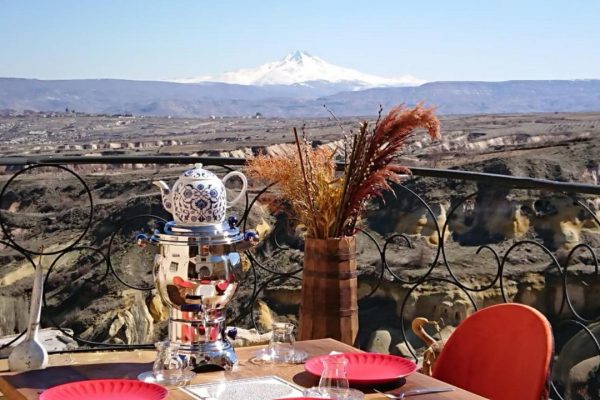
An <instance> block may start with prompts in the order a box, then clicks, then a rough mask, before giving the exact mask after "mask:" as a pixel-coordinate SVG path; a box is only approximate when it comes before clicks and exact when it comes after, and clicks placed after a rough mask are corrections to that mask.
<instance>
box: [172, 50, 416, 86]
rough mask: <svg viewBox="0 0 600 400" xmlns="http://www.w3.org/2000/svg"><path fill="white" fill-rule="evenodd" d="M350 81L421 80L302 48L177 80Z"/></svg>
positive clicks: (257, 82) (248, 82)
mask: <svg viewBox="0 0 600 400" xmlns="http://www.w3.org/2000/svg"><path fill="white" fill-rule="evenodd" d="M315 81H319V82H327V83H344V84H348V83H351V86H353V87H355V88H356V89H366V88H374V87H390V86H418V85H421V84H423V83H425V81H424V80H421V79H418V78H415V77H414V76H411V75H405V76H402V77H400V78H397V79H391V78H382V77H379V76H375V75H370V74H364V73H362V72H359V71H356V70H353V69H350V68H344V67H339V66H337V65H333V64H330V63H328V62H327V61H325V60H323V59H321V58H319V57H316V56H313V55H310V54H308V53H307V52H305V51H295V52H293V53H290V54H288V55H287V56H285V58H283V59H282V60H280V61H275V62H270V63H267V64H263V65H261V66H259V67H257V68H249V69H240V70H237V71H231V72H225V73H223V74H221V75H217V76H204V77H197V78H187V79H178V80H176V82H179V83H201V82H222V83H230V84H238V85H258V86H265V85H294V84H302V85H310V82H315Z"/></svg>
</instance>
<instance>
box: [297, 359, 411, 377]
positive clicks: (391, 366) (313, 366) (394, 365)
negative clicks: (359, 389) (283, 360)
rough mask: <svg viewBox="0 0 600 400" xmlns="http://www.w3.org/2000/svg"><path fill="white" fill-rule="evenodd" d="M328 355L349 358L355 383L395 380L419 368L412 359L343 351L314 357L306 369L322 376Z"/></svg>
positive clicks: (349, 371)
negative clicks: (323, 362)
mask: <svg viewBox="0 0 600 400" xmlns="http://www.w3.org/2000/svg"><path fill="white" fill-rule="evenodd" d="M326 357H345V358H346V359H347V360H348V371H347V372H348V381H349V382H350V383H351V384H355V385H377V384H381V383H388V382H393V381H396V380H398V379H400V378H403V377H405V376H408V375H410V374H412V373H413V372H415V371H416V370H417V364H415V363H414V362H412V361H411V360H407V359H406V358H402V357H397V356H390V355H387V354H377V353H343V354H334V355H324V356H318V357H313V358H311V359H310V360H308V361H306V363H305V364H304V369H306V371H308V372H309V373H311V374H313V375H315V376H321V372H323V364H322V362H321V360H322V359H324V358H326Z"/></svg>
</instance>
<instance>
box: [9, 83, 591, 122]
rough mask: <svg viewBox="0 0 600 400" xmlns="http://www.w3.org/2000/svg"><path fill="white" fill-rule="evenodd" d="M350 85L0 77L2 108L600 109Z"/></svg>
mask: <svg viewBox="0 0 600 400" xmlns="http://www.w3.org/2000/svg"><path fill="white" fill-rule="evenodd" d="M350 89H351V83H350V82H348V83H347V84H345V83H344V82H336V83H331V82H325V81H314V82H304V83H302V84H292V85H266V86H258V85H236V84H227V83H218V82H203V83H194V84H190V83H187V84H183V83H173V82H156V81H129V80H118V79H93V80H36V79H17V78H0V109H13V110H17V111H22V110H37V111H62V110H64V109H65V108H67V107H68V108H69V109H75V110H77V111H81V112H87V113H110V114H114V113H132V114H136V115H153V116H166V115H171V116H186V117H207V116H210V115H218V116H244V115H254V114H256V113H261V114H262V115H263V116H265V117H292V116H294V117H303V116H326V115H327V113H326V112H325V111H324V110H323V104H326V105H327V106H328V107H329V108H331V109H332V110H333V111H334V112H335V113H336V114H337V115H339V116H351V115H374V114H375V113H376V112H377V109H378V107H379V104H382V105H383V106H384V107H385V108H389V107H390V106H392V105H394V104H398V103H402V102H403V103H406V104H415V103H417V102H419V101H425V102H426V104H429V105H435V106H437V107H438V112H439V113H440V114H479V113H519V112H553V111H565V112H567V111H570V112H575V111H600V80H574V81H506V82H431V83H426V84H423V85H420V86H412V87H385V88H375V89H365V90H350Z"/></svg>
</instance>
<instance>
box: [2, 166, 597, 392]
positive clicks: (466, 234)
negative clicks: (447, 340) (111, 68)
mask: <svg viewBox="0 0 600 400" xmlns="http://www.w3.org/2000/svg"><path fill="white" fill-rule="evenodd" d="M196 162H201V163H203V164H205V165H210V166H218V167H222V168H227V169H231V168H233V167H239V166H241V165H243V164H244V162H245V160H243V159H232V158H206V157H181V156H139V157H138V156H106V157H21V158H4V159H2V158H0V165H5V166H10V167H11V168H12V172H10V173H9V174H7V175H5V177H7V179H6V181H5V183H4V184H3V185H2V189H1V191H0V206H1V208H2V210H1V212H0V228H1V231H2V237H1V238H0V245H2V246H4V248H5V250H3V251H4V253H11V252H12V253H13V254H12V255H5V256H4V259H5V261H6V262H5V264H6V265H12V264H11V263H9V262H8V261H10V260H13V261H14V260H17V261H19V262H26V263H29V264H30V265H31V266H32V267H33V268H35V267H36V265H37V263H39V262H40V261H39V260H41V258H40V259H38V257H39V256H46V257H48V256H53V257H54V258H53V259H52V261H47V264H49V265H48V271H47V273H46V279H45V284H46V285H45V297H44V310H43V316H44V319H45V321H46V322H47V323H49V324H51V325H54V326H56V327H57V328H58V329H60V330H62V331H63V333H64V334H66V335H68V336H72V337H73V339H75V340H76V341H78V342H79V344H80V345H83V349H80V350H78V351H86V349H89V348H91V349H94V348H98V347H102V348H104V349H122V348H134V347H149V346H150V344H148V343H114V342H113V343H105V342H100V341H95V340H88V339H84V338H82V337H81V332H82V331H84V330H85V328H86V325H85V321H84V322H80V323H78V322H77V321H72V320H69V316H68V314H69V312H71V311H72V310H68V309H67V308H68V307H66V306H67V305H65V304H62V303H61V301H63V300H61V298H62V297H64V298H66V299H67V300H68V301H71V302H72V301H74V298H73V296H72V295H71V297H69V293H67V292H68V291H74V290H75V291H80V292H81V293H82V294H81V296H83V297H86V298H89V297H90V296H92V295H93V294H94V293H90V292H93V290H92V289H93V288H94V287H96V288H97V287H99V286H102V285H108V283H107V280H109V279H113V283H112V284H111V285H113V286H111V287H112V289H113V290H118V289H115V287H116V286H114V283H115V282H116V284H117V285H121V286H120V287H122V288H124V289H125V288H126V289H132V290H135V291H140V292H150V291H151V290H152V289H153V285H152V282H151V281H148V280H146V281H143V282H142V283H139V282H137V281H133V280H132V279H137V278H139V276H133V277H132V276H131V275H132V273H131V271H127V270H126V268H125V269H123V268H120V267H119V265H118V264H122V262H116V261H115V251H122V250H123V249H125V248H126V247H127V246H134V241H133V238H134V236H135V235H136V234H137V233H139V231H140V230H143V229H152V224H151V223H150V224H149V223H148V222H149V221H152V222H154V223H156V222H158V223H161V222H165V221H166V219H167V218H168V215H167V214H165V212H164V211H162V208H161V206H160V201H159V197H158V196H159V193H158V192H156V197H151V200H149V202H148V203H147V204H144V205H137V204H133V205H132V206H131V208H133V211H139V212H137V213H134V215H116V216H115V215H114V214H111V213H110V211H111V210H106V209H102V207H103V204H105V199H104V198H103V194H102V193H100V194H98V190H101V189H102V186H99V187H96V186H98V185H96V186H91V185H90V184H89V181H90V179H91V177H93V179H94V180H96V181H97V179H98V177H97V176H96V175H93V174H88V176H87V177H86V176H82V175H84V174H81V173H79V172H78V168H81V166H82V165H84V164H100V165H113V166H115V165H120V166H122V165H126V164H151V165H156V166H158V165H163V166H164V165H165V164H167V165H170V166H173V165H188V164H192V163H196ZM157 168H158V167H157ZM42 172H43V174H41V175H40V174H39V173H42ZM412 173H413V176H412V177H409V178H407V180H406V181H405V182H403V184H402V185H397V186H395V193H396V197H394V196H387V198H386V199H385V204H383V203H382V204H379V205H375V206H374V207H373V209H372V210H371V211H370V213H369V215H370V217H369V218H368V219H367V220H366V223H365V228H364V229H363V230H362V231H361V234H360V242H359V248H361V249H362V250H359V251H360V252H361V254H362V256H359V270H360V271H359V284H360V300H359V313H360V321H361V327H369V329H370V331H368V332H365V331H364V330H365V329H367V328H361V335H359V345H362V346H363V347H365V346H368V342H369V334H373V331H375V330H376V328H377V326H376V325H377V323H376V322H369V321H372V320H385V321H386V322H385V323H384V324H383V325H386V326H390V325H394V324H395V327H396V328H397V330H398V335H399V337H398V338H397V339H398V341H399V342H401V343H404V345H403V346H404V347H403V348H402V349H401V350H398V351H400V352H404V353H405V354H406V355H412V356H413V357H415V358H417V356H418V352H417V351H416V350H415V348H416V346H415V345H416V341H415V340H414V338H413V337H412V334H411V332H410V330H409V329H408V328H407V326H408V324H409V322H410V321H411V319H412V318H414V317H415V316H427V317H429V318H430V319H436V320H438V321H442V322H444V323H445V324H447V325H455V324H456V323H458V322H459V321H460V319H462V318H463V317H464V316H465V315H466V313H469V312H471V311H472V310H476V309H478V308H480V307H482V306H485V305H487V304H490V303H494V302H508V301H522V302H525V303H529V304H532V305H533V306H535V307H537V308H538V309H540V311H542V312H544V313H545V314H546V315H547V317H548V319H549V320H550V321H551V323H552V325H553V327H554V330H555V338H556V350H557V354H561V350H562V349H563V348H564V347H565V346H570V345H572V344H569V339H570V338H572V337H573V336H577V337H579V340H580V341H581V340H584V341H587V343H586V346H588V347H589V346H591V348H592V349H595V351H596V352H597V354H598V355H600V344H599V336H600V335H599V334H598V332H600V323H598V321H599V319H600V302H594V300H593V298H594V292H597V290H598V289H599V288H600V278H599V272H598V260H597V250H598V249H597V247H600V240H598V238H600V236H599V235H600V221H599V219H598V212H599V211H598V209H592V208H594V207H597V205H598V204H596V203H595V200H596V199H595V198H594V197H593V196H597V195H599V194H600V186H596V185H586V184H580V183H571V182H557V181H550V180H543V179H533V178H527V177H512V176H503V175H497V174H488V173H479V172H468V171H457V170H442V169H430V168H412ZM161 174H163V175H164V174H165V171H164V170H158V169H157V170H156V175H157V176H158V175H161ZM38 175H39V177H41V178H38ZM151 175H152V176H146V177H144V178H143V179H141V181H143V182H144V184H148V182H149V181H151V180H152V179H153V178H154V176H153V174H151ZM172 175H173V177H174V176H176V175H175V174H172ZM58 176H61V177H69V179H65V182H67V185H71V186H72V185H73V184H76V185H80V186H81V187H80V188H78V189H73V187H71V186H69V187H70V189H69V191H70V192H69V193H71V195H70V197H68V196H67V197H68V198H67V200H68V202H67V203H69V202H71V203H72V204H71V206H70V208H68V209H63V210H60V211H59V212H55V213H54V214H53V215H51V216H50V217H44V216H42V220H43V222H41V223H40V224H39V225H36V226H34V227H33V228H31V230H32V231H35V230H36V229H37V230H39V231H40V232H41V233H40V234H42V233H43V232H46V233H45V234H46V235H48V233H47V232H52V233H50V235H54V236H55V238H54V239H53V240H47V237H46V239H42V240H37V241H34V242H35V246H38V247H32V245H29V246H28V245H27V244H23V243H21V242H20V240H19V235H18V234H15V231H14V230H15V229H19V228H18V224H19V223H24V224H27V221H26V218H21V219H20V220H19V218H17V217H18V214H19V211H18V210H19V207H20V205H22V204H23V203H26V202H27V199H19V198H18V197H19V194H21V195H27V191H22V192H19V191H18V190H16V186H18V185H19V181H21V180H24V181H27V178H28V177H29V179H30V181H32V182H35V180H36V179H49V178H50V179H52V178H56V177H58ZM102 179H104V177H103V178H102ZM441 181H442V182H445V187H442V188H440V187H437V186H435V182H441ZM124 183H126V184H132V183H131V182H124ZM442 186H443V185H442ZM432 188H434V189H435V190H432ZM268 189H269V188H268V187H267V188H255V189H254V191H253V192H252V194H247V195H246V202H245V206H244V208H243V210H240V211H239V213H240V221H239V224H240V228H241V229H244V230H245V229H249V228H251V227H254V226H251V225H252V224H251V223H250V222H249V221H250V219H251V212H252V210H253V207H254V206H255V205H256V204H257V202H258V201H259V200H260V199H261V196H264V195H265V193H267V191H268ZM32 190H33V189H32ZM33 191H34V190H33ZM433 192H435V193H436V194H432V193H433ZM118 195H124V193H118ZM9 197H10V199H9ZM74 197H75V200H74ZM58 199H59V200H60V196H59V197H58ZM494 199H495V200H494ZM123 201H128V200H127V199H126V198H125V199H124V200H123ZM495 201H500V203H494V204H490V202H495ZM586 201H587V202H588V204H586ZM502 202H504V203H502ZM506 202H508V203H506ZM67 203H65V204H67ZM441 203H444V205H442V206H441V205H440V204H441ZM15 204H16V205H17V206H14V205H15ZM84 204H85V206H84ZM498 204H504V205H506V204H508V208H507V209H505V210H504V211H507V213H505V214H502V215H504V216H505V218H504V219H502V218H501V217H502V215H500V217H499V216H498V207H500V206H499V205H498ZM511 205H512V206H514V208H513V209H512V211H511V212H512V214H511V212H508V211H510V210H511V209H510V206H511ZM42 206H43V205H42ZM11 207H12V208H11ZM478 207H479V208H485V210H479V209H478ZM486 207H487V208H486ZM65 208H67V207H65ZM500 208H502V207H500ZM434 209H435V210H439V212H436V211H435V210H434ZM515 210H518V212H516V211H515ZM500 211H501V210H500ZM486 212H487V214H486ZM99 213H100V214H102V215H99ZM490 213H491V215H492V216H493V217H494V218H496V222H493V221H488V220H487V219H486V218H488V217H489V216H490ZM30 214H31V215H32V218H33V217H39V216H40V214H44V213H40V214H35V213H30ZM30 214H26V215H25V216H26V217H27V216H28V215H30ZM34 214H35V215H34ZM563 214H564V215H563ZM394 215H396V216H398V218H396V219H394V218H393V217H394ZM486 215H487V217H486ZM62 217H70V218H72V219H74V220H76V221H79V222H81V223H83V227H82V228H80V230H79V232H77V233H76V234H73V233H72V232H70V233H71V235H69V236H67V235H65V236H64V237H62V239H60V235H61V233H60V232H56V229H55V228H56V227H55V226H54V225H56V224H57V219H58V218H62ZM44 218H45V219H44ZM561 218H562V219H561ZM402 219H404V221H405V222H406V221H408V220H415V221H416V222H415V223H413V224H412V225H411V224H409V223H408V222H406V223H404V227H401V226H400V225H402ZM24 220H25V221H24ZM534 220H538V221H542V222H543V223H540V226H532V225H531V224H532V222H531V221H534ZM378 221H379V222H378ZM381 221H384V223H382V222H381ZM394 221H395V222H394ZM274 224H275V226H274V227H271V228H272V229H271V232H270V234H269V237H268V238H264V239H265V240H264V241H263V243H262V244H261V246H260V247H259V248H258V249H256V250H254V251H252V252H249V253H248V254H247V257H248V259H249V261H250V267H249V268H250V269H249V270H248V271H247V272H248V273H247V279H246V280H245V282H244V284H243V285H242V286H243V289H242V290H241V291H240V293H241V295H240V299H239V301H240V304H237V305H236V307H233V308H235V309H237V314H236V315H230V323H231V324H238V325H246V326H254V327H258V324H257V318H256V315H255V312H256V302H257V301H258V300H259V299H262V298H266V299H267V300H269V298H271V300H270V301H271V303H272V305H273V304H274V303H276V301H275V300H273V299H274V298H277V296H276V295H273V293H271V294H270V295H269V294H267V292H269V290H270V288H273V286H276V287H277V288H278V289H277V290H280V291H281V290H282V289H281V287H282V282H288V283H289V285H291V286H290V288H287V289H285V288H284V289H285V290H291V291H294V290H297V288H298V286H299V285H300V283H301V272H302V258H301V249H302V240H301V239H299V238H298V237H296V236H295V233H294V232H293V231H291V230H290V229H289V226H288V225H286V220H285V218H283V217H282V218H280V219H278V220H276V221H275V222H274ZM482 224H487V225H489V226H488V228H482V227H481V225H482ZM511 224H512V226H514V229H513V230H512V231H510V229H509V231H510V232H509V234H508V235H507V233H506V231H505V232H495V231H494V229H496V228H494V226H496V227H497V226H500V225H501V226H508V227H510V226H511ZM544 224H545V225H544ZM561 224H563V225H561ZM565 224H566V225H565ZM569 224H571V225H574V226H571V225H569ZM519 225H522V226H519ZM564 226H566V228H564ZM406 227H408V229H406ZM557 227H558V228H557ZM559 228H560V229H562V228H564V229H566V233H565V234H563V236H565V235H567V236H568V234H569V232H571V231H569V230H568V229H567V228H569V229H572V232H571V233H573V235H574V236H575V237H573V238H570V237H567V238H566V239H564V238H562V239H561V238H560V237H557V235H556V232H553V231H552V230H553V229H559ZM586 235H587V237H586ZM559 236H560V235H559ZM579 236H581V237H579ZM57 238H59V239H60V240H59V239H57ZM38 239H39V238H38ZM586 239H589V242H588V243H586ZM128 240H129V241H128ZM561 240H562V241H561ZM44 243H48V244H52V246H45V247H44V248H41V247H39V245H40V244H42V245H43V244H44ZM61 243H64V244H63V245H60V246H58V245H59V244H61ZM458 243H462V244H463V245H462V246H458ZM76 252H79V253H81V254H85V253H87V256H85V257H87V259H86V261H87V262H88V264H89V265H83V267H82V268H80V267H76V268H71V270H69V274H71V275H68V276H72V277H73V283H75V282H80V281H84V282H87V286H86V285H84V284H80V283H77V284H78V285H81V286H80V287H77V288H68V290H67V289H65V290H63V291H61V290H60V287H59V283H58V282H55V280H54V279H53V277H54V274H55V272H56V269H57V268H59V267H58V266H59V265H62V264H61V263H63V261H64V260H68V259H71V258H72V257H71V256H72V254H73V253H76ZM81 254H80V257H82V255H81ZM282 254H290V255H285V256H282ZM453 254H454V255H455V256H453ZM0 255H1V253H0ZM138 255H139V254H138ZM133 257H135V255H134V256H133ZM286 257H287V258H286ZM273 260H276V261H273ZM282 260H285V261H287V265H283V264H284V263H282ZM575 264H576V267H577V268H575ZM80 265H82V264H80ZM478 265H479V266H480V267H478ZM519 266H522V267H523V269H522V270H516V268H519ZM138 272H139V271H138ZM147 272H149V271H147ZM3 275H4V274H0V277H2V276H3ZM139 275H140V276H141V275H143V272H139ZM532 276H533V278H532ZM531 279H533V281H535V282H533V283H531V284H529V283H528V282H529V281H528V280H531ZM13 281H15V280H14V279H13ZM5 282H6V280H5ZM67 284H68V283H67ZM4 289H5V288H0V290H4ZM536 291H537V292H536ZM275 292H276V291H275ZM425 292H426V293H425ZM65 293H66V294H65ZM418 293H425V294H423V295H422V296H419V295H418ZM427 293H429V294H427ZM536 293H537V296H536ZM61 296H62V297H61ZM428 296H429V297H430V298H431V299H436V300H435V301H433V300H431V301H430V303H431V304H425V305H424V306H420V305H419V304H420V303H419V302H424V303H427V301H428V300H427V298H428ZM444 299H446V300H444ZM51 303H52V304H51ZM292 303H293V302H292ZM458 303H460V304H461V306H460V307H456V306H455V305H456V304H458ZM275 306H276V305H275ZM275 306H274V307H275ZM286 307H287V309H285V310H284V312H283V313H287V312H290V310H291V312H292V313H293V312H296V311H297V308H296V309H294V307H293V306H292V307H291V309H290V305H289V304H287V305H286ZM386 307H387V308H386ZM386 309H387V310H394V311H393V315H391V319H392V320H394V318H397V320H396V321H395V322H390V315H387V314H385V315H384V311H383V310H386ZM99 311H100V310H99ZM419 312H425V313H428V314H429V315H420V314H419ZM453 313H454V314H453ZM98 314H101V313H100V312H99V313H98ZM57 315H60V317H58V318H57ZM65 315H67V317H65ZM57 319H62V320H63V324H64V321H69V322H70V326H69V328H73V326H75V329H74V330H75V334H71V333H70V332H69V331H67V330H66V328H67V327H65V326H62V325H63V324H61V323H60V322H58V321H57ZM23 334H24V332H20V335H19V336H17V337H16V338H15V339H14V340H12V341H11V342H10V343H7V344H5V345H4V346H2V348H4V347H7V346H9V345H10V344H12V343H14V341H16V340H18V339H19V338H20V336H22V335H23ZM582 334H583V335H584V338H585V339H582V336H581V335H582ZM571 343H572V342H571ZM0 350H1V348H0ZM482 356H485V355H482ZM561 356H562V354H561ZM567 356H568V354H567ZM587 356H589V357H587ZM591 357H593V355H590V354H587V355H586V358H591ZM575 361H581V360H579V359H578V360H570V361H569V362H570V363H571V364H573V363H575ZM559 364H560V360H557V362H556V365H559ZM571 364H569V365H571ZM567 372H568V371H567ZM555 378H556V382H555V383H556V384H555V385H553V389H554V390H553V397H556V398H562V397H561V394H563V393H564V391H565V390H566V388H565V385H566V382H565V381H564V379H563V377H561V376H558V375H556V374H555Z"/></svg>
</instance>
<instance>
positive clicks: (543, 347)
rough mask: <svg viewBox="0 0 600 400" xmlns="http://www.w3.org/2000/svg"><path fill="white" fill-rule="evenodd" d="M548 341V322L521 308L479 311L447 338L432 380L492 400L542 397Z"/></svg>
mask: <svg viewBox="0 0 600 400" xmlns="http://www.w3.org/2000/svg"><path fill="white" fill-rule="evenodd" d="M553 348H554V342H553V338H552V330H551V327H550V323H549V322H548V320H547V319H546V318H545V317H544V316H543V315H542V314H541V313H540V312H539V311H537V310H536V309H534V308H532V307H529V306H525V305H523V304H516V303H509V304H498V305H494V306H490V307H486V308H483V309H481V310H479V311H477V312H475V313H473V314H472V315H470V316H469V317H467V318H466V319H465V320H464V321H462V322H461V323H460V325H459V326H458V327H457V328H456V330H455V331H454V333H453V334H452V335H451V336H450V338H448V341H447V342H446V344H445V345H444V349H443V350H442V352H441V354H440V356H439V358H438V359H437V361H436V363H435V366H434V368H433V376H434V377H435V378H437V379H440V380H442V381H445V382H448V383H451V384H453V385H455V386H458V387H461V388H463V389H466V390H469V391H471V392H473V393H476V394H479V395H480V396H484V397H487V398H489V399H493V400H504V399H506V400H509V399H510V400H539V399H542V398H544V397H547V379H548V377H549V369H550V364H551V359H552V353H553Z"/></svg>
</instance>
